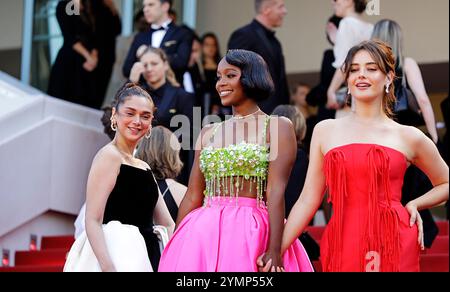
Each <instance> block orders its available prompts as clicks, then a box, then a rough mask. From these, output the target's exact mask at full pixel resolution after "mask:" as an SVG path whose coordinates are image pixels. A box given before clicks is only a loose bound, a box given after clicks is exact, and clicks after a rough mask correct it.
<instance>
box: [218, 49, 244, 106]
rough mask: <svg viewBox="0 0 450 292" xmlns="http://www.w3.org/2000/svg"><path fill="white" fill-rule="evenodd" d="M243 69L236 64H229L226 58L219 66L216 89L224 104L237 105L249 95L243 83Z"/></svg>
mask: <svg viewBox="0 0 450 292" xmlns="http://www.w3.org/2000/svg"><path fill="white" fill-rule="evenodd" d="M241 76H242V71H241V69H239V68H238V67H236V66H233V65H230V64H228V62H227V61H226V59H225V58H223V59H222V61H220V63H219V66H218V68H217V84H216V89H217V92H218V93H219V96H220V99H221V101H222V105H223V106H236V105H238V104H240V103H241V102H242V101H244V100H246V99H247V97H246V96H245V94H244V88H243V87H242V84H241Z"/></svg>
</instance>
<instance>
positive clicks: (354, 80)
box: [347, 50, 393, 101]
mask: <svg viewBox="0 0 450 292" xmlns="http://www.w3.org/2000/svg"><path fill="white" fill-rule="evenodd" d="M392 79H393V73H389V74H385V73H384V72H383V71H382V70H381V69H380V67H379V66H378V64H377V62H376V61H375V60H374V58H373V57H372V56H371V55H370V54H369V52H367V51H364V50H361V51H359V52H358V53H356V55H355V57H354V58H353V61H352V63H351V66H350V68H349V77H348V80H347V81H348V86H349V88H350V91H351V94H352V96H353V97H354V98H355V99H357V100H360V101H371V100H375V99H382V98H383V96H384V92H385V90H386V85H389V86H392Z"/></svg>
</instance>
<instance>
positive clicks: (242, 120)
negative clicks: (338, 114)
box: [159, 50, 313, 272]
mask: <svg viewBox="0 0 450 292" xmlns="http://www.w3.org/2000/svg"><path fill="white" fill-rule="evenodd" d="M217 77H218V81H217V91H218V93H219V95H220V98H221V101H222V104H223V106H232V107H233V110H234V116H233V117H232V118H231V119H229V120H227V121H226V122H223V123H219V124H215V125H213V126H211V127H206V128H204V129H203V131H202V133H201V136H200V138H199V141H198V142H197V146H196V150H197V151H196V157H195V162H194V166H193V170H192V173H191V178H190V183H189V189H188V191H187V193H186V196H185V198H184V200H183V202H182V203H181V206H180V209H179V215H178V220H177V221H178V222H177V226H178V228H177V231H176V232H175V234H174V236H173V238H172V239H171V241H170V242H169V243H168V245H167V246H166V249H165V251H164V252H163V255H162V257H161V262H160V266H159V271H161V272H256V271H258V267H257V264H256V262H257V259H258V256H260V255H261V254H265V259H264V262H265V263H267V265H268V266H270V268H271V270H273V271H281V270H286V271H289V272H311V271H313V268H312V266H311V262H310V260H309V258H308V255H307V254H306V252H305V250H304V248H303V246H302V245H301V243H300V242H299V241H295V242H294V243H293V244H292V245H291V246H290V248H289V249H288V250H287V251H286V253H285V254H284V255H281V236H282V232H283V227H284V221H285V218H284V192H285V188H286V184H287V181H288V178H289V174H290V172H291V169H292V166H293V163H294V161H295V158H296V138H295V132H294V129H293V126H292V124H291V122H290V121H288V120H287V119H284V118H276V117H270V116H268V115H266V114H265V113H264V112H262V111H261V110H260V108H259V107H258V103H259V102H263V100H264V99H266V98H268V97H269V96H270V95H271V93H272V92H273V89H274V86H273V81H272V78H271V77H270V73H269V71H268V68H267V65H266V63H265V62H264V60H263V59H262V57H261V56H259V55H258V54H255V53H252V52H249V51H244V50H233V51H229V52H228V54H227V55H226V57H225V58H224V59H223V60H222V61H221V62H220V64H219V68H218V73H217Z"/></svg>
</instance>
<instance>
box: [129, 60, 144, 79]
mask: <svg viewBox="0 0 450 292" xmlns="http://www.w3.org/2000/svg"><path fill="white" fill-rule="evenodd" d="M144 72H145V66H144V64H143V63H141V62H136V63H134V65H133V68H131V73H130V81H131V82H134V83H138V82H139V79H140V78H141V75H142V74H143V73H144Z"/></svg>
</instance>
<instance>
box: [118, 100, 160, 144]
mask: <svg viewBox="0 0 450 292" xmlns="http://www.w3.org/2000/svg"><path fill="white" fill-rule="evenodd" d="M153 112H154V105H153V103H152V102H151V101H150V100H149V99H147V98H145V97H142V96H131V97H129V98H128V99H127V100H126V101H125V102H124V103H123V104H121V105H120V106H119V109H118V110H117V111H116V109H115V108H113V113H112V115H113V118H114V120H115V121H116V122H117V134H119V135H120V136H122V137H123V138H124V139H125V140H127V141H129V142H131V143H137V142H139V140H141V139H142V138H143V137H144V135H146V134H148V132H149V131H150V130H151V125H152V121H153Z"/></svg>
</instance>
